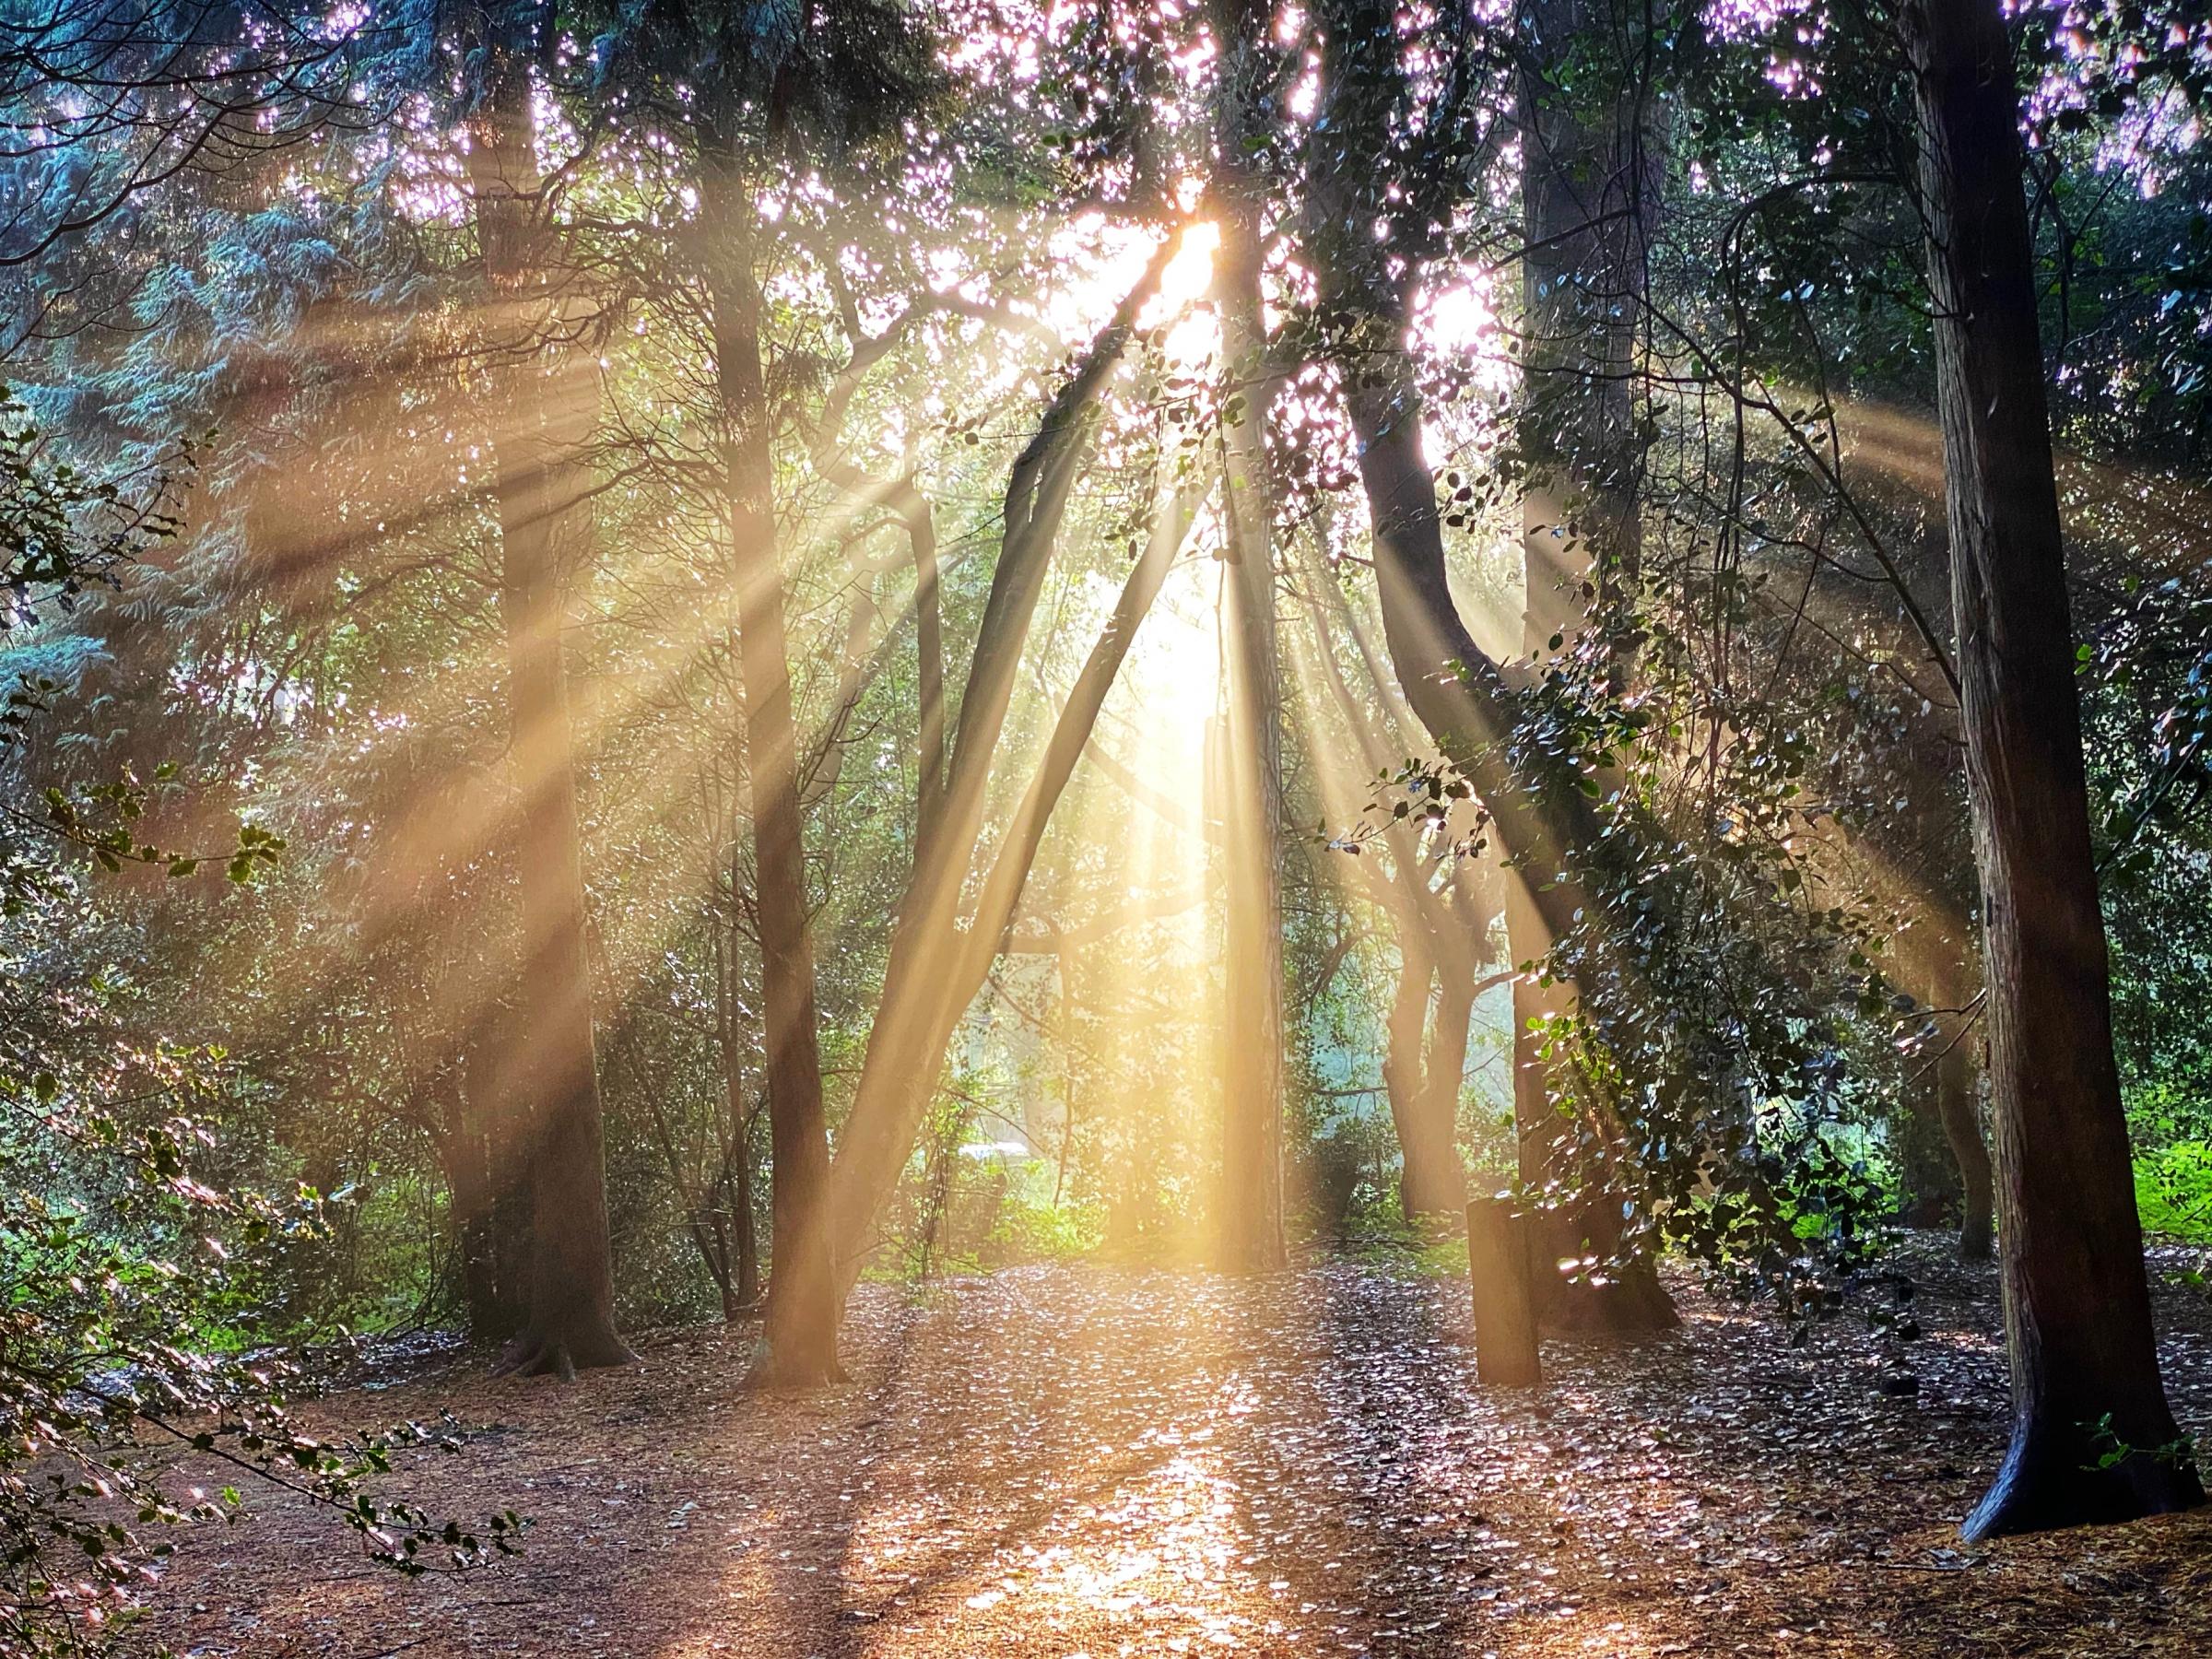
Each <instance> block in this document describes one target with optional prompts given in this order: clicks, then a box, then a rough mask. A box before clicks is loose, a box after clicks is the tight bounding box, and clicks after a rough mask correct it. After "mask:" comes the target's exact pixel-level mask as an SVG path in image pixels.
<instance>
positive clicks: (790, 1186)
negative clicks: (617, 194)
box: [701, 157, 843, 1388]
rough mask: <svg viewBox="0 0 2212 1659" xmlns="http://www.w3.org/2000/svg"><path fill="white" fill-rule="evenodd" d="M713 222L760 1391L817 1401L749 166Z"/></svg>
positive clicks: (715, 204) (806, 1125)
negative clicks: (756, 1017)
mask: <svg viewBox="0 0 2212 1659" xmlns="http://www.w3.org/2000/svg"><path fill="white" fill-rule="evenodd" d="M705 182H706V185H707V189H706V191H705V192H704V194H702V197H701V207H702V210H703V211H704V213H705V214H706V215H707V217H708V222H709V223H711V224H713V225H715V226H717V227H718V229H720V231H721V235H720V237H719V238H718V239H717V242H716V252H717V253H718V254H719V255H720V257H719V258H718V259H716V261H715V262H714V265H713V270H712V276H711V277H710V279H709V287H710V289H711V292H712V302H713V308H714V315H713V330H714V357H715V375H716V385H717V389H718V391H719V393H720V396H721V401H722V418H723V420H724V425H725V428H726V432H725V436H724V453H723V466H724V484H725V489H726V491H727V497H728V512H729V524H730V581H731V584H732V586H733V587H734V588H735V596H736V610H737V672H738V681H739V684H740V686H741V687H742V690H743V698H744V703H745V710H744V713H743V716H742V717H741V719H740V720H739V722H738V726H737V751H738V770H739V771H740V773H741V775H742V776H743V777H744V778H745V779H746V781H747V782H748V783H749V786H750V793H751V798H752V808H753V810H752V834H753V880H754V894H753V905H754V912H755V919H756V922H757V924H758V926H759V941H760V1002H761V1008H762V1013H763V1016H764V1018H765V1020H766V1027H767V1029H766V1031H765V1033H764V1036H765V1041H766V1047H767V1058H768V1079H767V1080H768V1126H769V1256H770V1272H769V1285H768V1317H767V1321H766V1328H765V1330H764V1332H763V1334H762V1337H761V1352H760V1354H759V1358H758V1359H757V1360H756V1362H755V1365H754V1368H753V1376H752V1381H754V1382H756V1383H759V1384H760V1385H763V1386H768V1387H782V1388H804V1387H810V1386H813V1385H815V1384H818V1383H822V1382H835V1381H837V1380H839V1379H840V1378H841V1376H842V1374H843V1373H842V1372H841V1371H840V1369H839V1366H838V1362H837V1312H838V1302H837V1290H836V1284H835V1280H834V1277H833V1275H832V1274H831V1271H830V1230H829V1204H828V1193H829V1179H830V1135H829V1128H828V1124H827V1120H826V1117H825V1114H824V1112H823V1106H822V1066H821V1053H820V1042H819V1037H818V1031H817V1029H816V1013H815V973H814V942H813V938H812V935H811V931H810V928H809V923H808V915H807V908H806V844H805V841H804V838H803V825H802V822H801V811H800V805H799V775H798V735H797V730H796V727H795V725H794V722H793V719H792V710H791V663H790V656H789V653H788V651H787V649H786V646H785V641H784V633H783V568H782V557H781V554H780V552H779V550H778V548H777V546H776V524H775V506H774V501H773V500H772V496H771V489H772V476H773V475H772V472H771V465H772V463H771V453H770V448H769V441H770V431H769V406H768V396H767V392H766V388H765V387H764V385H763V384H762V381H761V372H760V337H759V317H760V295H759V288H757V286H756V285H755V281H754V277H753V270H752V239H751V237H750V235H749V234H748V226H749V221H750V216H751V212H752V206H753V204H752V198H751V193H750V191H749V189H747V186H746V183H745V181H744V180H743V179H742V178H741V177H740V176H739V173H738V171H737V167H736V163H735V161H734V160H733V159H729V158H727V157H711V158H710V159H709V161H708V164H707V170H706V174H705Z"/></svg>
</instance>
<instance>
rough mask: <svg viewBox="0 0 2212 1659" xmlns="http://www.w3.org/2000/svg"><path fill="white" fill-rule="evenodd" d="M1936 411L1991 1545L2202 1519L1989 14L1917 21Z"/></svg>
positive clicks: (2028, 262)
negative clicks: (2165, 1345)
mask: <svg viewBox="0 0 2212 1659" xmlns="http://www.w3.org/2000/svg"><path fill="white" fill-rule="evenodd" d="M1904 23H1905V30H1906V39H1907V42H1908V48H1909V51H1910V53H1911V57H1912V80H1913V89H1914V94H1915V99H1916V103H1917V107H1918V112H1919V124H1920V148H1921V178H1920V182H1921V195H1922V211H1923V214H1924V220H1925V226H1926V232H1927V255H1928V275H1929V287H1930V289H1931V291H1932V296H1933V299H1934V302H1935V308H1934V309H1935V353H1936V404H1937V410H1938V415H1939V418H1940V421H1941V425H1942V429H1943V450H1944V477H1945V484H1946V493H1947V500H1948V507H1949V514H1948V516H1949V523H1950V535H1951V604H1952V609H1953V623H1954V628H1953V633H1954V637H1955V638H1956V639H1957V641H1958V654H1959V683H1960V690H1961V698H1960V702H1961V708H1960V726H1961V728H1962V732H1963V735H1964V737H1965V747H1966V766H1967V783H1968V794H1969V798H1970V800H1971V805H1972V812H1973V826H1974V853H1975V862H1976V864H1977V865H1979V867H1980V870H1981V876H1982V892H1983V915H1984V929H1985V938H1986V950H1985V953H1984V971H1985V973H1986V976H1987V981H1988V989H1989V995H1988V1003H1987V1020H1988V1025H1989V1056H1990V1063H1989V1070H1990V1082H1991V1086H1992V1091H1993V1094H1994V1108H1995V1110H1994V1118H1995V1128H1996V1163H1997V1171H1998V1182H1997V1206H1998V1218H1999V1219H1998V1235H1999V1260H2000V1263H2001V1274H2002V1279H2003V1284H2004V1291H2005V1334H2006V1352H2007V1354H2008V1355H2009V1357H2010V1360H2011V1368H2012V1394H2013V1422H2012V1441H2011V1444H2010V1447H2009V1448H2008V1450H2007V1451H2006V1456H2005V1462H2004V1465H2003V1466H2002V1467H2001V1468H2000V1469H1999V1470H1998V1472H1997V1476H1996V1479H1995V1481H1994V1484H1993V1485H1992V1486H1991V1488H1990V1489H1989V1492H1988V1495H1987V1496H1986V1497H1984V1498H1983V1500H1982V1502H1981V1503H1980V1504H1979V1505H1978V1506H1977V1507H1976V1508H1975V1510H1974V1512H1973V1513H1972V1514H1971V1516H1969V1517H1968V1519H1967V1522H1966V1524H1965V1529H1964V1530H1965V1532H1966V1534H1967V1535H1968V1536H1969V1537H1974V1538H1981V1537H1987V1536H1991V1535H1998V1534H2006V1533H2018V1532H2028V1531H2033V1530H2037V1529H2041V1528H2046V1527H2054V1526H2067V1525H2075V1524H2085V1523H2096V1522H2109V1521H2119V1520H2124V1519H2127V1518H2129V1517H2132V1516H2136V1515H2143V1514H2151V1513H2159V1512H2167V1511H2171V1510H2178V1509H2185V1508H2188V1507H2190V1506H2192V1505H2194V1504H2196V1503H2199V1502H2202V1501H2203V1499H2204V1492H2203V1488H2201V1486H2200V1485H2199V1483H2198V1480H2197V1476H2196V1472H2195V1469H2194V1466H2193V1465H2191V1464H2190V1463H2189V1462H2188V1460H2187V1459H2186V1458H2185V1457H2183V1456H2179V1455H2176V1454H2175V1453H2174V1452H2173V1451H2172V1450H2171V1448H2172V1447H2173V1446H2174V1443H2175V1442H2176V1441H2178V1440H2179V1431H2178V1430H2176V1428H2175V1427H2174V1421H2173V1414H2172V1413H2171V1411H2170V1410H2169V1409H2168V1407H2167V1404H2166V1393H2165V1388H2164V1385H2163V1383H2162V1382H2161V1380H2160V1378H2159V1361H2158V1353H2157V1349H2156V1347H2154V1345H2153V1341H2152V1332H2151V1321H2150V1296H2149V1290H2148V1287H2147V1282H2146V1279H2145V1275H2144V1269H2143V1236H2142V1230H2141V1226H2140V1224H2139V1221H2138V1219H2137V1217H2136V1202H2135V1187H2134V1182H2133V1179H2132V1175H2131V1171H2130V1166H2129V1153H2128V1141H2127V1123H2126V1119H2125V1118H2124V1115H2123V1114H2122V1112H2121V1104H2120V1084H2119V1074H2118V1070H2117V1068H2116V1066H2115V1065H2114V1062H2113V1057H2112V1018H2111V1005H2110V997H2109V986H2108V982H2107V972H2108V966H2107V957H2106V947H2105V939H2104V924H2103V918H2102V915H2101V914H2100V911H2099V908H2098V894H2097V870H2096V865H2095V862H2094V859H2093V857H2092V854H2091V851H2090V842H2089V818H2088V787H2087V782H2086V780H2085V776H2084V771H2083V765H2082V755H2081V716H2080V709H2079V706H2078V704H2077V694H2076V690H2075V675H2074V641H2073V630H2072V618H2071V617H2070V615H2069V609H2068V606H2067V601H2066V581H2065V555H2064V548H2063V543H2062V540H2061V535H2060V529H2059V516H2058V495H2057V488H2056V486H2055V483H2054V481H2053V474H2052V459H2051V441H2050V426H2049V418H2048V415H2047V412H2046V410H2045V406H2044V401H2043V400H2044V387H2043V360H2042V352H2041V344H2040V342H2039V340H2038V338H2037V323H2036V283H2035V269H2034V251H2033V247H2032V245H2031V242H2030V236H2029V228H2028V214H2027V206H2026V203H2025V201H2024V199H2023V195H2022V177H2021V174H2022V149H2021V142H2020V134H2019V113H2020V112H2019V95H2018V88H2017V86H2016V84H2015V82H2014V78H2013V67H2012V63H2013V60H2012V46H2011V42H2010V41H2009V39H2008V38H2007V35H2006V25H2005V18H2004V13H2003V11H2002V9H2001V7H2000V6H1999V4H1998V0H1915V3H1914V4H1912V5H1910V6H1907V8H1906V10H1905V13H1904Z"/></svg>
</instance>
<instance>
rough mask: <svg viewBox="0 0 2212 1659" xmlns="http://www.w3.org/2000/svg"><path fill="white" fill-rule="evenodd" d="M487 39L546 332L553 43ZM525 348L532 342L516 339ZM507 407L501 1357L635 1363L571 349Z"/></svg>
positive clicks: (497, 233) (573, 1363)
mask: <svg viewBox="0 0 2212 1659" xmlns="http://www.w3.org/2000/svg"><path fill="white" fill-rule="evenodd" d="M509 22H510V24H511V27H512V32H511V34H510V35H509V37H508V38H506V39H503V40H501V41H496V42H494V43H493V45H492V60H493V67H492V70H491V75H490V88H489V90H488V94H487V104H486V110H485V113H484V115H483V117H482V119H480V120H479V122H478V124H477V143H476V144H475V145H474V146H473V147H472V149H471V162H470V169H471V184H472V188H473V189H474V193H475V196H476V218H477V236H478V241H479V243H480V245H481V248H482V253H483V259H484V266H485V274H486V276H487V277H488V281H489V283H490V286H491V288H492V290H493V292H494V294H495V295H496V296H498V297H499V298H500V300H501V301H502V302H503V303H504V306H505V307H506V308H508V309H510V310H511V312H512V316H513V317H514V318H516V319H518V320H520V321H521V322H522V323H523V324H524V325H525V326H529V327H536V328H542V327H543V326H544V324H545V322H546V320H547V319H549V318H550V316H551V315H552V314H553V311H554V308H555V306H556V304H557V303H558V301H557V300H556V299H555V298H554V295H555V292H556V289H557V288H558V281H559V278H558V275H557V273H555V272H553V271H552V270H551V269H550V268H549V267H548V265H547V262H546V261H545V259H544V258H543V256H542V248H543V232H542V228H541V227H540V226H539V225H538V223H537V217H538V212H539V207H540V202H539V195H540V181H539V178H538V175H537V170H536V162H535V145H534V137H533V133H532V127H531V118H530V98H531V81H530V66H531V64H532V63H533V61H534V60H535V57H536V56H537V55H538V54H540V53H544V52H546V51H548V50H549V49H550V34H551V18H550V8H549V7H539V6H530V7H526V8H523V9H522V10H520V11H519V12H518V13H516V14H515V15H514V16H512V18H510V19H509ZM525 341H526V342H527V336H525ZM517 378H518V380H519V382H520V384H519V386H518V394H517V395H516V396H515V398H514V399H513V400H512V408H513V409H514V411H515V418H514V420H513V424H512V429H509V430H506V431H502V432H501V433H500V435H499V439H498V443H497V452H498V459H497V471H496V477H497V489H498V497H499V514H500V612H501V617H502V619H503V621H504V624H505V632H506V645H507V700H508V710H509V720H510V726H511V731H510V741H509V765H510V770H511V774H512V778H513V781H514V787H515V793H516V808H515V810H516V821H515V829H514V833H513V835H512V845H513V849H514V857H515V864H516V871H517V877H518V884H519V888H520V897H521V906H520V909H521V928H522V945H521V949H520V953H519V961H518V964H517V967H518V971H519V982H520V985H521V994H520V996H519V998H518V1006H517V1007H516V1008H515V1010H514V1014H513V1017H512V1019H510V1020H508V1021H505V1022H503V1027H504V1036H505V1038H506V1041H504V1042H502V1044H501V1045H500V1058H499V1061H498V1063H497V1064H498V1066H499V1082H498V1084H497V1087H498V1088H500V1089H501V1090H502V1091H503V1092H504V1093H506V1094H507V1095H508V1096H509V1098H510V1099H512V1100H514V1101H516V1102H518V1106H517V1108H516V1110H515V1111H514V1112H513V1113H512V1121H515V1122H522V1123H526V1124H528V1125H529V1128H528V1133H527V1140H528V1151H529V1158H528V1167H529V1170H530V1184H531V1229H530V1232H531V1267H530V1295H529V1316H528V1319H527V1320H526V1321H525V1323H524V1327H523V1329H522V1331H521V1333H520V1334H519V1335H517V1336H516V1337H515V1339H514V1341H513V1343H512V1345H511V1346H510V1347H509V1349H508V1352H507V1354H506V1356H505V1357H504V1359H502V1361H501V1363H502V1365H503V1367H505V1368H506V1369H509V1370H512V1371H522V1372H525V1373H527V1372H534V1371H554V1372H557V1373H559V1374H561V1375H564V1376H565V1375H568V1374H571V1372H572V1371H576V1370H580V1369H583V1368H586V1367H591V1366H600V1365H619V1364H622V1363H625V1362H627V1361H628V1360H629V1359H631V1358H632V1355H631V1354H630V1351H629V1347H627V1346H626V1345H625V1344H624V1343H623V1341H622V1339H621V1338H620V1337H619V1336H618V1335H616V1332H615V1314H614V1277H613V1268H612V1261H611V1248H610V1241H609V1238H608V1232H607V1220H606V1155H605V1152H604V1150H603V1147H602V1145H601V1115H600V1103H599V1077H598V1061H597V1056H596V1054H595V1053H594V1049H593V1043H592V976H591V962H590V956H589V952H588V949H587V947H586V938H585V931H586V920H585V916H584V908H583V868H582V851H581V846H582V837H581V833H580V830H579V827H578V823H577V816H576V783H575V762H574V753H573V744H572V739H571V732H570V726H569V710H568V692H567V686H566V683H565V677H564V672H563V667H562V662H561V644H560V636H561V624H562V618H563V612H564V609H565V595H564V584H563V580H562V570H561V559H562V553H563V548H562V547H561V545H560V533H561V531H562V529H563V528H564V526H565V524H567V522H568V521H569V520H570V519H571V516H572V514H571V508H572V504H573V500H574V497H575V493H576V491H575V488H574V480H573V478H572V477H571V475H572V473H573V471H574V468H575V466H576V464H577V461H576V457H577V452H578V450H579V448H580V447H581V444H582V440H583V438H584V436H585V435H586V434H587V433H588V431H589V429H590V422H591V412H592V397H593V386H592V383H591V382H590V380H589V378H588V377H587V376H585V375H583V374H582V373H581V372H580V371H578V369H577V367H576V366H575V365H574V364H573V363H572V362H571V360H570V359H568V358H567V357H565V356H563V355H559V354H548V353H547V352H545V351H543V350H539V349H529V350H528V353H527V356H526V357H525V358H524V362H523V366H522V368H521V370H520V371H519V372H518V377H517Z"/></svg>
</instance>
